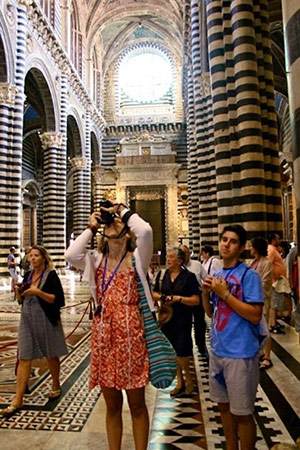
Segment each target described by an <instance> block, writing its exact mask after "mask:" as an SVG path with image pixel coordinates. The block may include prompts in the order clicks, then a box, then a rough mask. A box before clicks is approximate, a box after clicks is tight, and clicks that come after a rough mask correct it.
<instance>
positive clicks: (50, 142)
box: [40, 131, 62, 150]
mask: <svg viewBox="0 0 300 450" xmlns="http://www.w3.org/2000/svg"><path fill="white" fill-rule="evenodd" d="M40 139H41V142H42V146H43V148H44V149H45V150H46V149H47V148H51V147H54V148H60V147H61V146H62V133H56V132H52V131H48V132H46V133H43V134H41V135H40Z"/></svg>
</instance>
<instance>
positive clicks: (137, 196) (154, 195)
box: [130, 190, 164, 201]
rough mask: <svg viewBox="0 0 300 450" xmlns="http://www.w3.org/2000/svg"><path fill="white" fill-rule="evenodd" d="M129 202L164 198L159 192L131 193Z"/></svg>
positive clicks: (143, 191) (142, 191)
mask: <svg viewBox="0 0 300 450" xmlns="http://www.w3.org/2000/svg"><path fill="white" fill-rule="evenodd" d="M130 198H131V200H146V201H147V200H148V201H149V200H160V199H161V198H164V193H163V192H162V191H161V190H153V191H152V190H151V191H148V190H141V191H136V192H133V193H132V194H131V195H130Z"/></svg>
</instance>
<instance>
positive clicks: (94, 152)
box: [91, 131, 101, 167]
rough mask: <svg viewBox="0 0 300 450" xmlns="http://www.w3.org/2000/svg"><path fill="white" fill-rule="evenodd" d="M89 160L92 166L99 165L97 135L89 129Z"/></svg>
mask: <svg viewBox="0 0 300 450" xmlns="http://www.w3.org/2000/svg"><path fill="white" fill-rule="evenodd" d="M91 160H92V166H93V167H94V166H99V165H100V161H101V153H100V146H99V142H98V139H97V135H96V133H95V132H94V131H91Z"/></svg>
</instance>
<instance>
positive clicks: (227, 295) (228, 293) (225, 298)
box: [223, 291, 230, 302]
mask: <svg viewBox="0 0 300 450" xmlns="http://www.w3.org/2000/svg"><path fill="white" fill-rule="evenodd" d="M229 295H230V292H229V291H228V292H227V294H226V295H225V297H224V298H223V300H224V302H226V301H227V300H228V297H229Z"/></svg>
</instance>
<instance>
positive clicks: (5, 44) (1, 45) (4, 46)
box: [0, 11, 15, 84]
mask: <svg viewBox="0 0 300 450" xmlns="http://www.w3.org/2000/svg"><path fill="white" fill-rule="evenodd" d="M0 29H1V30H2V33H1V35H0V61H2V62H1V72H2V71H3V73H4V74H5V75H4V76H3V77H0V83H5V82H7V83H11V84H14V73H15V64H14V58H13V49H12V45H11V40H10V39H9V36H10V33H9V31H8V28H7V26H6V23H5V20H4V17H3V15H2V12H1V11H0Z"/></svg>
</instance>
